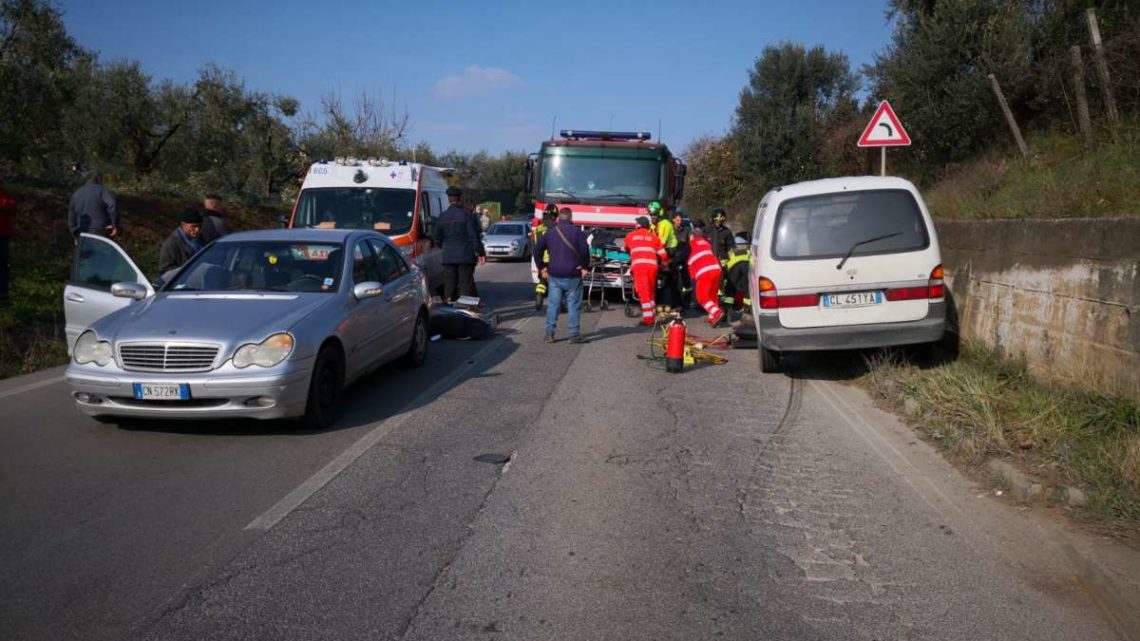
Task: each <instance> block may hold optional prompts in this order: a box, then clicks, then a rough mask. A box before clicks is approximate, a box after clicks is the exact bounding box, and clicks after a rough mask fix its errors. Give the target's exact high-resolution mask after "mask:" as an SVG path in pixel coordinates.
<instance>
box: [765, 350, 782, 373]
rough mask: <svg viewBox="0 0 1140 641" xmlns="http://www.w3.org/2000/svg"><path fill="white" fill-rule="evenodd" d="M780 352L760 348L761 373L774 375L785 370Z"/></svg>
mask: <svg viewBox="0 0 1140 641" xmlns="http://www.w3.org/2000/svg"><path fill="white" fill-rule="evenodd" d="M781 360H782V359H781V358H780V352H777V351H775V350H771V349H768V348H767V347H764V346H763V345H761V346H760V371H761V372H764V373H765V374H774V373H776V372H779V371H780V370H782V369H783V366H782V364H781V362H780V361H781Z"/></svg>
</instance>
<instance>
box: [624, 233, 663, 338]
mask: <svg viewBox="0 0 1140 641" xmlns="http://www.w3.org/2000/svg"><path fill="white" fill-rule="evenodd" d="M625 250H626V251H627V252H629V261H630V262H629V271H630V274H632V275H633V291H635V292H637V298H638V300H640V301H641V323H640V324H641V325H645V326H647V327H652V326H653V319H654V318H655V316H656V313H657V301H656V299H655V296H656V294H657V262H658V261H666V260H668V259H667V257H666V255H665V248H664V247H662V246H661V239H660V238H658V237H657V234H655V233H654V232H652V231H650V230H649V219H648V218H646V217H645V216H638V217H637V229H635V230H633V231H631V232H629V233H628V234H626V236H625Z"/></svg>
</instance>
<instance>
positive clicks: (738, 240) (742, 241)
mask: <svg viewBox="0 0 1140 641" xmlns="http://www.w3.org/2000/svg"><path fill="white" fill-rule="evenodd" d="M732 240H733V242H735V243H736V244H737V245H747V244H748V239H747V238H745V237H744V236H737V237H736V238H733V239H732Z"/></svg>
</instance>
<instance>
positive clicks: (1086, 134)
mask: <svg viewBox="0 0 1140 641" xmlns="http://www.w3.org/2000/svg"><path fill="white" fill-rule="evenodd" d="M1069 52H1070V54H1071V56H1072V59H1073V87H1074V89H1075V90H1076V94H1077V121H1078V123H1079V124H1080V127H1081V142H1083V143H1084V146H1085V150H1086V151H1087V150H1089V149H1091V148H1092V142H1093V132H1092V120H1091V119H1090V118H1089V97H1088V95H1087V94H1086V93H1085V65H1084V62H1083V61H1082V60H1081V47H1080V45H1073V46H1072V48H1071V49H1069Z"/></svg>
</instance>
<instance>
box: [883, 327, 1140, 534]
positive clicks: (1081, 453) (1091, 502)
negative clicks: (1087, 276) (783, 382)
mask: <svg viewBox="0 0 1140 641" xmlns="http://www.w3.org/2000/svg"><path fill="white" fill-rule="evenodd" d="M869 365H870V367H869V371H868V373H867V374H865V375H864V377H863V379H862V381H863V382H864V383H865V384H866V385H867V386H868V387H869V388H870V390H871V391H872V393H873V394H874V395H876V396H877V397H878V398H880V399H882V400H884V401H886V402H887V403H889V404H891V405H893V406H894V407H895V408H896V409H898V410H900V411H901V412H903V413H904V414H905V415H906V416H907V418H909V419H910V420H912V421H914V422H915V423H916V424H917V425H918V428H919V430H920V431H921V432H922V433H923V434H924V435H925V436H926V437H927V438H928V439H929V440H931V441H933V442H934V443H935V444H937V445H938V446H939V447H941V448H942V449H944V450H945V451H946V452H948V453H949V455H950V457H951V458H952V459H954V460H955V461H957V462H959V463H962V464H966V465H970V466H978V465H980V464H982V463H984V462H985V461H987V460H988V459H990V458H995V457H998V458H1004V459H1007V460H1009V461H1011V462H1013V463H1015V464H1016V465H1018V466H1019V467H1021V468H1022V469H1024V470H1026V471H1027V472H1029V473H1030V474H1031V475H1032V476H1034V477H1036V478H1037V479H1040V481H1041V482H1042V483H1043V484H1044V485H1045V487H1047V488H1051V489H1053V490H1054V491H1051V492H1045V493H1044V494H1043V499H1044V500H1047V501H1048V500H1055V498H1056V489H1057V488H1059V487H1061V486H1070V487H1077V488H1080V489H1081V490H1083V491H1084V492H1085V494H1086V495H1087V496H1088V506H1087V507H1086V508H1084V509H1083V511H1082V514H1083V516H1085V517H1087V518H1089V519H1091V520H1093V521H1096V522H1098V523H1101V524H1104V525H1108V526H1111V527H1114V528H1122V529H1125V530H1128V531H1130V532H1132V533H1136V532H1137V531H1138V530H1140V404H1138V403H1137V402H1136V401H1133V400H1128V399H1123V398H1106V397H1103V396H1098V395H1096V394H1093V393H1090V392H1086V391H1081V390H1077V389H1071V388H1064V387H1058V386H1052V385H1048V384H1046V383H1043V382H1041V381H1038V380H1036V379H1034V378H1032V377H1031V376H1030V375H1029V374H1028V373H1027V371H1026V368H1025V366H1024V364H1022V363H1018V362H1015V361H1009V360H1004V359H1002V358H1000V357H999V356H998V355H996V354H994V353H993V352H991V351H989V350H987V349H984V348H981V347H979V346H977V345H966V346H964V347H963V350H962V354H961V357H960V358H959V359H958V360H957V361H955V362H953V363H949V364H946V365H943V366H939V367H934V368H927V369H923V368H920V367H917V366H915V365H912V364H910V363H907V362H906V361H904V360H903V359H901V358H899V357H898V356H897V355H892V354H887V355H884V356H879V357H875V358H873V359H872V362H870V363H869Z"/></svg>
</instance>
